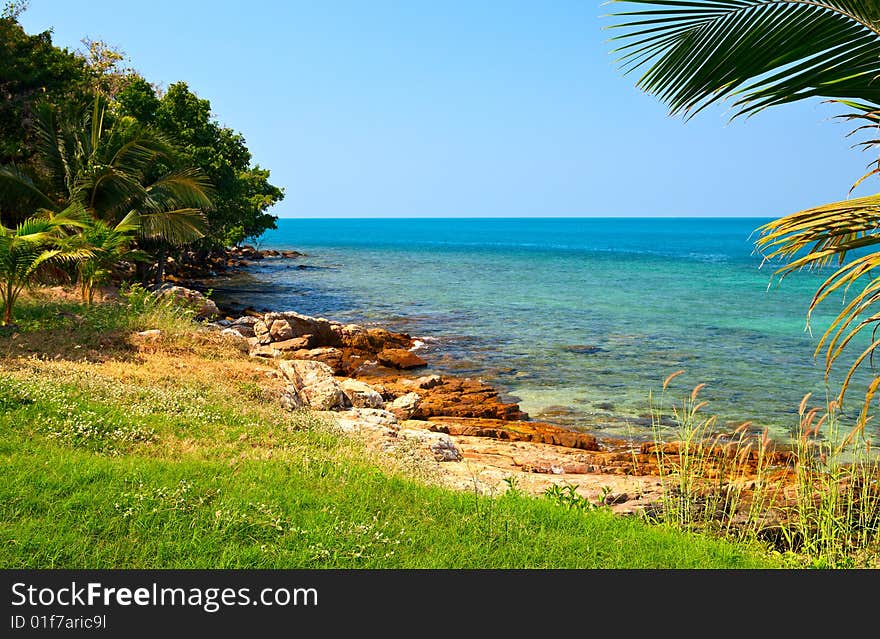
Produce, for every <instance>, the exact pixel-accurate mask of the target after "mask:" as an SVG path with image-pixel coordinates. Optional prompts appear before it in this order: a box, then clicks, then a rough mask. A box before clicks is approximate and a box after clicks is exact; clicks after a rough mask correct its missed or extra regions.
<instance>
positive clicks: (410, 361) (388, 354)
mask: <svg viewBox="0 0 880 639" xmlns="http://www.w3.org/2000/svg"><path fill="white" fill-rule="evenodd" d="M377 359H378V360H379V363H380V364H382V365H383V366H388V367H390V368H397V369H401V370H406V369H410V368H419V367H422V366H427V365H428V362H426V361H425V360H423V359H422V358H421V357H419V356H418V355H416V354H415V353H412V352H410V351H408V350H405V349H402V348H386V349H385V350H383V351H382V352H380V353H379V354H378V355H377Z"/></svg>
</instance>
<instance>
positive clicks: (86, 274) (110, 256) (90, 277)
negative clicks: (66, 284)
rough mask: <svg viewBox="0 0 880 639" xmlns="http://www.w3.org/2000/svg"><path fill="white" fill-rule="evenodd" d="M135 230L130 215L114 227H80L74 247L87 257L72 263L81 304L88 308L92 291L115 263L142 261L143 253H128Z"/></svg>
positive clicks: (87, 223)
mask: <svg viewBox="0 0 880 639" xmlns="http://www.w3.org/2000/svg"><path fill="white" fill-rule="evenodd" d="M139 230H140V224H139V223H138V216H137V214H135V213H133V212H132V213H129V214H128V215H126V216H125V217H124V218H123V219H122V221H120V222H119V224H116V225H115V226H110V225H109V224H107V223H106V222H105V221H104V220H95V219H91V218H85V219H84V220H83V227H82V229H81V230H80V232H79V234H78V235H77V236H76V238H75V239H76V240H78V241H77V244H78V245H80V246H82V248H83V249H85V250H86V251H87V252H88V256H87V257H84V258H83V259H80V260H79V261H77V263H76V271H77V283H78V284H79V289H80V295H81V297H82V301H83V303H85V304H87V305H91V304H92V302H93V300H94V292H95V288H96V287H98V286H100V285H101V284H103V283H104V282H106V281H107V279H109V277H110V275H111V273H112V272H113V267H114V266H116V265H117V264H118V263H119V262H121V261H125V260H129V261H135V260H143V259H146V257H147V255H146V254H145V253H144V252H143V251H138V250H132V249H131V244H132V242H133V241H134V238H135V234H136V233H137V232H138V231H139Z"/></svg>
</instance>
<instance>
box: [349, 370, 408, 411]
mask: <svg viewBox="0 0 880 639" xmlns="http://www.w3.org/2000/svg"><path fill="white" fill-rule="evenodd" d="M339 386H340V387H341V388H342V392H343V393H345V395H346V397H348V400H349V402H350V403H351V405H352V406H354V407H356V408H383V407H384V406H385V400H383V399H382V395H380V394H379V393H378V392H376V389H374V388H373V387H372V386H370V385H369V384H365V383H364V382H359V381H358V380H356V379H349V378H345V379H342V380H340V381H339ZM395 414H396V413H395Z"/></svg>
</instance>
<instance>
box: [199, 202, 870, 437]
mask: <svg viewBox="0 0 880 639" xmlns="http://www.w3.org/2000/svg"><path fill="white" fill-rule="evenodd" d="M764 221H766V220H760V219H744V218H727V219H694V218H680V219H670V218H666V219H656V218H655V219H610V218H607V219H601V218H557V219H546V218H543V219H536V218H530V219H522V218H518V219H338V220H319V219H301V220H295V219H282V220H279V222H278V230H276V231H271V232H269V233H267V234H266V235H265V236H264V237H263V238H261V241H260V242H259V246H260V248H277V249H296V250H300V251H304V252H306V253H307V256H306V257H301V258H297V259H292V260H287V259H285V260H264V261H262V262H261V263H259V265H258V266H255V267H254V268H253V269H251V271H250V273H249V274H248V275H244V276H240V277H236V278H234V279H233V280H231V281H228V282H227V281H217V282H215V283H214V286H215V292H214V296H215V297H216V298H220V299H226V300H229V299H233V300H236V301H239V302H241V303H244V304H252V305H254V306H255V307H257V308H267V309H273V310H276V309H291V310H296V311H298V312H301V313H305V314H307V315H319V316H325V317H329V318H332V319H338V320H342V321H353V322H360V323H366V324H372V323H375V324H380V325H385V326H389V327H390V328H393V329H394V330H399V331H404V332H408V333H410V334H412V335H415V336H418V337H420V338H423V339H424V340H425V342H426V345H427V346H426V348H425V350H424V356H425V357H426V359H428V360H429V361H431V363H432V368H433V369H436V370H437V371H440V372H444V371H448V372H456V373H459V374H464V375H470V376H473V377H479V378H481V379H485V380H487V381H491V382H492V383H494V384H495V385H496V386H498V387H499V388H501V389H503V390H504V391H505V392H506V393H507V394H509V395H510V396H512V397H515V398H517V399H518V400H519V401H520V403H521V406H522V408H523V410H525V411H526V412H528V413H529V414H530V415H531V416H532V417H533V418H537V419H540V418H547V419H552V420H553V421H556V422H560V423H565V424H568V425H570V426H572V427H578V428H584V429H590V430H601V431H603V432H605V433H606V434H635V435H639V434H643V433H645V432H646V429H647V428H648V426H649V420H647V419H646V418H645V416H646V415H647V414H648V412H649V407H648V394H649V391H653V392H654V393H655V394H656V393H658V392H659V390H660V387H661V384H662V382H663V379H664V378H665V377H666V376H667V375H669V374H670V373H672V372H674V371H677V370H679V369H684V370H685V371H686V373H685V374H683V375H681V376H679V377H677V378H676V379H675V381H674V383H673V384H672V385H671V386H670V390H671V394H670V395H669V396H670V398H673V399H676V400H677V399H680V398H681V397H682V396H684V395H685V394H687V393H689V392H690V389H691V388H692V387H693V386H694V385H696V384H698V383H705V384H706V387H705V388H704V389H703V390H702V391H701V397H702V398H703V399H706V400H709V401H710V404H709V406H708V407H707V408H706V410H707V411H711V412H712V413H715V414H717V415H718V416H719V419H720V420H721V421H722V422H729V423H730V424H731V425H735V424H738V423H740V422H742V421H745V420H751V421H753V422H754V423H755V425H756V427H758V428H760V427H763V426H765V425H766V426H769V427H770V428H771V432H773V433H774V434H776V435H777V436H784V435H785V433H786V432H788V430H789V429H791V428H793V427H795V426H796V425H797V408H798V404H799V403H800V400H801V398H802V397H803V395H804V393H806V392H808V391H809V392H812V393H813V396H814V398H816V399H817V400H818V401H819V402H821V401H824V398H825V396H826V388H825V384H824V381H823V370H824V369H823V361H822V360H816V359H814V358H813V350H814V348H815V346H816V344H817V342H818V338H819V335H821V332H822V330H823V329H824V328H825V326H827V324H828V321H829V318H830V317H831V316H833V314H835V313H836V312H837V311H838V310H839V308H840V306H839V304H840V300H834V301H831V302H828V303H827V304H826V307H825V308H824V309H821V311H822V312H820V314H819V315H817V316H816V317H815V318H814V319H813V321H812V325H813V335H810V334H809V333H807V332H805V331H804V328H805V312H806V309H807V305H808V303H809V301H810V298H811V296H812V294H813V292H814V290H815V288H816V287H817V286H818V284H819V283H820V282H821V281H822V279H823V276H821V275H819V274H815V273H798V274H795V275H792V276H790V277H787V278H786V279H785V281H784V282H783V283H782V284H781V286H776V285H775V284H774V285H773V286H771V287H770V288H769V290H768V284H769V283H770V276H771V272H772V269H771V268H770V267H769V266H765V267H764V268H763V269H759V266H760V263H761V260H760V257H759V256H757V255H755V254H753V244H752V242H751V240H750V234H751V233H752V232H753V231H754V230H755V228H756V227H758V226H759V225H760V224H761V223H762V222H764ZM850 359H851V358H850ZM848 362H849V360H848V359H847V358H844V359H843V360H841V364H848ZM842 372H845V371H844V370H843V367H842V366H841V367H840V370H839V371H838V372H836V373H835V375H834V376H833V378H832V386H831V388H832V390H834V389H836V384H837V383H838V382H839V379H840V378H841V375H840V373H842ZM869 376H870V374H869V371H867V370H866V371H865V372H864V373H862V374H861V375H859V376H858V379H857V381H856V383H855V385H854V386H853V389H852V391H851V393H852V395H851V399H850V401H849V402H848V406H847V407H846V408H847V409H848V412H849V413H851V414H853V415H854V414H856V413H857V410H858V407H859V402H858V399H859V398H860V394H861V392H862V391H863V389H864V385H865V383H866V380H867V379H868V378H869ZM640 416H641V418H640Z"/></svg>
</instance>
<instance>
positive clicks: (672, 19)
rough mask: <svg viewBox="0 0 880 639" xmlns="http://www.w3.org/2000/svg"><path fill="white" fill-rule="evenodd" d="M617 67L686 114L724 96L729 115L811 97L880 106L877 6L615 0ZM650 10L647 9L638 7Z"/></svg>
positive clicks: (839, 0) (835, 1)
mask: <svg viewBox="0 0 880 639" xmlns="http://www.w3.org/2000/svg"><path fill="white" fill-rule="evenodd" d="M613 1H614V2H615V3H620V2H623V3H626V4H629V5H636V7H638V8H637V9H635V10H633V11H622V12H617V13H613V14H612V16H611V17H613V18H615V19H617V20H618V22H617V23H615V24H613V25H611V26H610V27H609V28H611V29H617V30H619V31H620V33H619V34H618V35H616V36H614V37H612V38H611V39H612V41H613V42H616V43H618V44H619V46H617V48H616V49H615V52H617V53H618V54H619V55H620V57H619V62H620V64H621V65H622V68H623V70H624V71H625V72H626V73H629V72H631V71H633V70H635V69H644V72H643V74H642V76H641V77H640V78H639V80H638V86H639V87H640V88H642V89H643V90H645V91H646V92H648V93H651V94H653V95H656V96H657V97H658V98H659V99H660V100H661V101H663V102H664V103H665V104H666V105H667V106H668V107H669V109H670V111H671V113H673V114H679V113H682V114H686V115H687V116H688V117H690V116H692V115H694V114H695V113H697V112H699V111H700V110H701V109H703V108H705V107H706V106H708V105H710V104H712V103H713V102H716V101H718V100H721V99H724V98H730V99H732V100H733V106H734V108H735V110H736V111H735V113H734V116H736V115H740V114H747V113H753V112H755V111H758V110H761V109H764V108H767V107H770V106H775V105H779V104H785V103H788V102H794V101H797V100H803V99H805V98H810V97H814V96H823V97H827V98H839V99H848V100H865V101H867V102H869V103H872V104H875V105H876V104H880V82H876V81H875V80H876V78H877V77H878V75H880V4H878V3H877V2H876V0H613ZM642 7H648V8H642Z"/></svg>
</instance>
